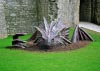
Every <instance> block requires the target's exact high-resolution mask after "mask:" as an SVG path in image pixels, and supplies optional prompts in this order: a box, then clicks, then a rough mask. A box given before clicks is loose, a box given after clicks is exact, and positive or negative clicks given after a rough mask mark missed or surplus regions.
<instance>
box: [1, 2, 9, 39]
mask: <svg viewBox="0 0 100 71" xmlns="http://www.w3.org/2000/svg"><path fill="white" fill-rule="evenodd" d="M3 3H4V1H2V0H0V38H4V37H6V36H7V29H6V20H5V13H4V6H3Z"/></svg>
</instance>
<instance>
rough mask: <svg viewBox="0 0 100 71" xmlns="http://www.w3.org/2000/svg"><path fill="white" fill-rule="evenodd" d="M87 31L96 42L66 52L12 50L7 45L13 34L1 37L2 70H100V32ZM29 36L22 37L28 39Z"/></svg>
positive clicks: (0, 67)
mask: <svg viewBox="0 0 100 71" xmlns="http://www.w3.org/2000/svg"><path fill="white" fill-rule="evenodd" d="M71 30H73V28H72V29H71ZM86 31H87V32H88V33H89V34H90V35H91V36H92V37H93V39H94V42H91V43H90V44H89V45H88V46H86V47H84V48H81V49H77V50H72V51H64V52H28V51H23V50H10V49H6V48H5V47H6V46H9V45H11V40H12V39H11V38H12V36H9V37H7V38H5V39H1V40H0V71H100V33H96V32H93V31H89V30H86ZM70 33H72V31H70ZM29 36H30V35H26V36H24V37H21V38H22V39H23V40H26V38H28V37H29ZM25 37H26V38H25Z"/></svg>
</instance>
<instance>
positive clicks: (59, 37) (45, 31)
mask: <svg viewBox="0 0 100 71" xmlns="http://www.w3.org/2000/svg"><path fill="white" fill-rule="evenodd" d="M43 19H44V23H43V24H41V25H40V26H39V27H37V26H35V28H36V29H37V31H39V33H40V35H41V36H40V37H38V38H37V39H38V41H36V43H39V45H40V46H41V45H45V46H52V45H53V46H54V45H59V44H69V43H71V42H70V41H69V40H68V34H69V33H68V31H69V27H68V26H67V25H65V24H63V23H62V22H61V21H60V20H59V21H58V22H55V21H52V22H51V23H50V24H48V23H47V20H46V19H45V18H43ZM35 34H36V33H35Z"/></svg>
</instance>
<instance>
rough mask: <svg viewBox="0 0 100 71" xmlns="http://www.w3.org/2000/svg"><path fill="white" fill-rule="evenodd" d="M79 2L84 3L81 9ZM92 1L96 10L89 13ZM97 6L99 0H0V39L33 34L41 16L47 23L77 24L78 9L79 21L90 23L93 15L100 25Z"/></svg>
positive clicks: (98, 7) (99, 6)
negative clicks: (56, 21)
mask: <svg viewBox="0 0 100 71" xmlns="http://www.w3.org/2000/svg"><path fill="white" fill-rule="evenodd" d="M80 1H86V2H81V3H83V4H82V5H81V6H82V9H80ZM92 1H94V2H96V3H97V4H96V5H94V6H93V8H94V9H96V11H94V12H93V11H92V12H91V10H92V9H93V8H92ZM90 2H91V3H90ZM94 2H93V4H94ZM99 4H100V2H99V0H0V29H1V30H0V37H1V36H3V35H4V37H5V36H7V35H8V34H15V33H33V32H34V28H33V26H34V25H39V24H40V23H41V22H42V20H43V16H44V17H46V18H47V20H48V21H49V22H50V20H54V19H61V20H62V21H63V23H65V24H78V23H79V9H80V15H81V16H82V18H81V19H83V20H87V21H91V18H92V17H93V15H94V17H93V18H92V19H94V20H95V21H96V22H97V23H100V20H99V19H100V16H99V14H100V13H99V10H100V5H99ZM82 12H83V13H82ZM81 13H82V14H81ZM92 13H93V15H91V14H92ZM85 14H87V15H86V16H85ZM81 16H80V17H81Z"/></svg>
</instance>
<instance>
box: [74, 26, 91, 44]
mask: <svg viewBox="0 0 100 71" xmlns="http://www.w3.org/2000/svg"><path fill="white" fill-rule="evenodd" d="M78 41H93V39H92V37H91V36H90V35H89V34H88V33H86V32H85V31H84V30H82V29H81V28H80V27H79V26H78V25H76V27H75V30H74V33H73V36H72V42H73V43H76V42H78Z"/></svg>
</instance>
